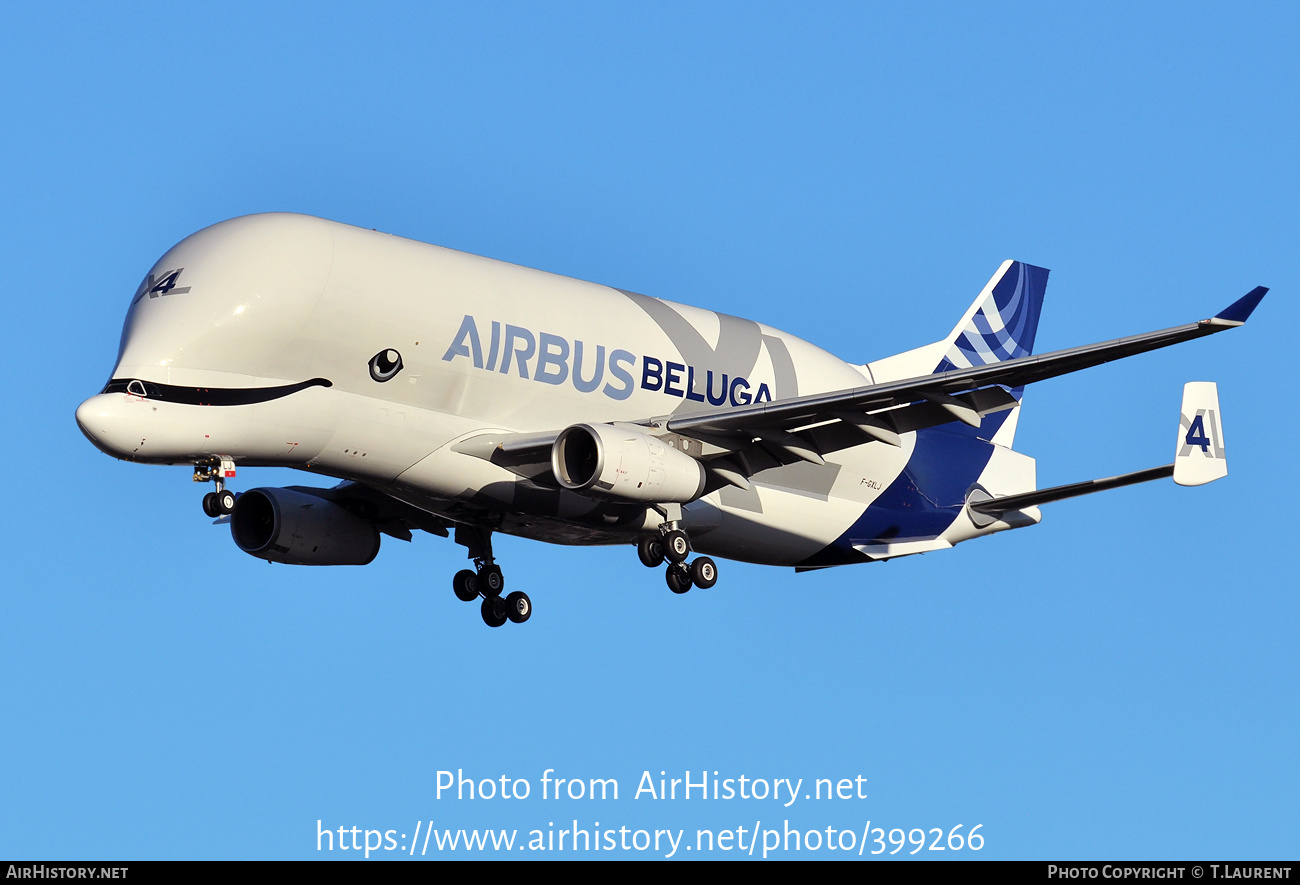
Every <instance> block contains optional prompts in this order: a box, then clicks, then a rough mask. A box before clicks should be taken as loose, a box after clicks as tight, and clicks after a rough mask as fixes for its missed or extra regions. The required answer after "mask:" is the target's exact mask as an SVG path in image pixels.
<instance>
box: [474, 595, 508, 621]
mask: <svg viewBox="0 0 1300 885" xmlns="http://www.w3.org/2000/svg"><path fill="white" fill-rule="evenodd" d="M480 611H482V613H483V623H485V624H487V625H488V626H489V627H500V626H501V625H502V624H504V623H505V622H506V602H505V600H504V599H502V598H501V597H500V596H485V597H484V598H483V607H482V608H481V609H480Z"/></svg>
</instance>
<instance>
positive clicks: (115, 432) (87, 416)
mask: <svg viewBox="0 0 1300 885" xmlns="http://www.w3.org/2000/svg"><path fill="white" fill-rule="evenodd" d="M124 399H125V397H124V396H123V395H122V394H107V393H100V394H96V395H95V396H92V397H91V398H90V399H88V400H86V401H85V402H84V403H82V404H81V405H79V406H77V426H78V427H80V428H81V432H82V433H83V434H85V436H86V439H88V440H90V441H91V442H92V443H94V445H95V447H96V448H97V449H99V450H100V451H102V452H104V453H105V454H109V455H112V456H113V457H115V458H129V457H131V454H132V450H133V447H132V446H131V444H130V443H131V440H130V439H129V437H128V434H129V433H130V432H131V429H130V428H128V426H127V424H128V422H127V421H126V420H125V417H124V416H123V414H122V401H123V400H124ZM136 442H139V440H136Z"/></svg>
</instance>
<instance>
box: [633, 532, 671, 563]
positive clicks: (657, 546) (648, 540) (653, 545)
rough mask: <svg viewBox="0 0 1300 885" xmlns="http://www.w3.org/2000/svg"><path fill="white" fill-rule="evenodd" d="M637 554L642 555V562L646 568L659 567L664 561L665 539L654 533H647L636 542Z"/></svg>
mask: <svg viewBox="0 0 1300 885" xmlns="http://www.w3.org/2000/svg"><path fill="white" fill-rule="evenodd" d="M636 555H637V556H639V557H641V564H642V565H643V566H645V567H646V568H658V567H659V566H661V565H663V562H664V541H663V538H657V537H655V536H654V535H646V536H645V537H644V538H642V539H641V540H639V541H637V542H636Z"/></svg>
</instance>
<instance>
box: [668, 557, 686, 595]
mask: <svg viewBox="0 0 1300 885" xmlns="http://www.w3.org/2000/svg"><path fill="white" fill-rule="evenodd" d="M664 576H665V577H666V578H667V579H668V589H669V590H671V591H673V592H674V593H685V592H686V591H687V590H690V589H691V567H690V566H689V565H687V564H686V563H684V562H674V563H672V564H671V565H669V566H668V571H667V572H665V573H664Z"/></svg>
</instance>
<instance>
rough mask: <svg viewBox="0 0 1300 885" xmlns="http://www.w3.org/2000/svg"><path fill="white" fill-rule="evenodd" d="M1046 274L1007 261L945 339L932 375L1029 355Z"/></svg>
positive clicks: (1027, 265)
mask: <svg viewBox="0 0 1300 885" xmlns="http://www.w3.org/2000/svg"><path fill="white" fill-rule="evenodd" d="M1047 274H1048V270H1047V269H1046V268H1043V267H1035V266H1034V265H1032V264H1025V263H1024V262H1022V261H1008V262H1006V263H1004V264H1003V265H1002V267H1000V268H999V269H998V273H997V274H995V275H994V277H993V279H992V280H990V281H989V285H988V286H987V287H985V290H984V291H983V292H982V293H981V297H980V298H979V299H978V300H977V301H976V303H975V304H973V305H971V311H969V312H968V314H967V316H965V317H963V318H962V322H961V323H959V324H958V326H957V328H955V329H953V331H952V333H951V334H950V335H949V336H948V341H949V346H948V349H947V351H946V352H945V354H944V357H943V359H942V360H940V362H939V365H937V366H936V367H935V369H934V371H936V372H946V371H948V370H949V369H966V368H970V367H971V366H984V365H988V364H990V363H997V362H1001V361H1002V360H1009V359H1015V358H1016V357H1022V356H1028V355H1029V354H1031V353H1033V351H1034V335H1035V334H1036V333H1037V331H1038V316H1039V313H1040V312H1041V311H1042V307H1043V294H1044V293H1045V292H1046V291H1047Z"/></svg>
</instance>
